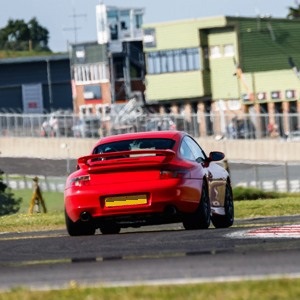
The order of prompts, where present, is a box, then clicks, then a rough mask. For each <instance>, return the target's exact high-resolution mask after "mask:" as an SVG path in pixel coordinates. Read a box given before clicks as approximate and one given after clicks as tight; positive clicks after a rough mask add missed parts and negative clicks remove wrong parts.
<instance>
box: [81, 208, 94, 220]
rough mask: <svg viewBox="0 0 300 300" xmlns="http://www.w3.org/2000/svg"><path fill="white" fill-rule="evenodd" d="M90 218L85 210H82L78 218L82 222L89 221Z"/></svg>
mask: <svg viewBox="0 0 300 300" xmlns="http://www.w3.org/2000/svg"><path fill="white" fill-rule="evenodd" d="M91 219H92V217H91V215H90V214H89V213H88V212H86V211H84V212H82V213H81V214H80V220H81V221H82V222H89V221H91Z"/></svg>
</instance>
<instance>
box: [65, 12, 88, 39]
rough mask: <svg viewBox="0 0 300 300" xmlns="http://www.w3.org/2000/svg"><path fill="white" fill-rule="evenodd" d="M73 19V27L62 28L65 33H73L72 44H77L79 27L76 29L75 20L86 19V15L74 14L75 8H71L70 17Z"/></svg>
mask: <svg viewBox="0 0 300 300" xmlns="http://www.w3.org/2000/svg"><path fill="white" fill-rule="evenodd" d="M70 17H72V18H73V27H68V28H64V29H63V30H65V31H73V32H74V44H75V45H76V44H77V40H78V30H79V29H80V28H81V27H77V18H80V17H86V14H76V11H75V7H73V13H72V15H70Z"/></svg>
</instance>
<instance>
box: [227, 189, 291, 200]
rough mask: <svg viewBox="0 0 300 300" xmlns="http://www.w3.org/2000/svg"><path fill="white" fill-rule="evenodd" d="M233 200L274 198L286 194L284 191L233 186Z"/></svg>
mask: <svg viewBox="0 0 300 300" xmlns="http://www.w3.org/2000/svg"><path fill="white" fill-rule="evenodd" d="M232 192H233V199H234V200H259V199H276V198H280V197H284V196H286V193H280V192H275V191H263V190H260V189H257V188H251V187H241V186H238V187H235V188H233V189H232Z"/></svg>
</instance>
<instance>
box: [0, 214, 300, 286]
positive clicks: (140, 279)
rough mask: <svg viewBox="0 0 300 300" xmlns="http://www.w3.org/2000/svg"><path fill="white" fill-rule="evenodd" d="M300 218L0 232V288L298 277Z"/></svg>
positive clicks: (299, 268)
mask: <svg viewBox="0 0 300 300" xmlns="http://www.w3.org/2000/svg"><path fill="white" fill-rule="evenodd" d="M270 224H271V225H270ZM272 224H273V225H272ZM299 224H300V216H293V217H281V218H260V219H255V220H244V221H237V222H236V224H235V226H234V227H232V228H229V229H214V228H209V229H208V230H192V231H186V230H183V229H182V226H181V224H173V225H164V226H155V227H152V226H151V227H142V228H139V229H128V230H122V231H121V233H120V234H118V235H101V234H100V233H97V234H96V235H95V236H82V237H69V236H68V235H67V233H66V231H65V230H60V231H51V232H28V233H3V234H0V268H1V271H2V272H1V275H0V289H2V290H7V289H10V288H12V287H16V286H25V287H27V288H32V289H53V288H64V287H68V286H72V285H74V284H75V285H80V286H93V285H100V284H101V285H110V286H111V285H118V286H120V285H133V284H163V283H171V284H174V283H175V284H177V283H193V282H205V281H224V280H239V279H245V278H246V279H253V278H264V277H268V278H277V277H283V276H285V277H300V251H299V250H300V227H299ZM282 226H289V227H282ZM284 228H290V229H289V230H283V229H284ZM264 231H267V232H269V236H268V235H265V236H264V235H263V234H262V232H264ZM282 231H287V232H289V231H293V232H294V235H290V236H289V235H282V234H281V235H280V234H279V232H282ZM256 232H257V233H258V234H256ZM270 232H272V236H270Z"/></svg>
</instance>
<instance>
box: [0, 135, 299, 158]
mask: <svg viewBox="0 0 300 300" xmlns="http://www.w3.org/2000/svg"><path fill="white" fill-rule="evenodd" d="M96 141H97V139H76V138H67V139H66V138H55V139H47V138H30V137H1V138H0V153H1V156H2V157H36V158H46V159H66V158H70V159H76V158H78V157H80V156H83V155H86V154H89V153H90V151H91V149H92V148H93V146H94V145H95V143H96ZM197 141H198V142H199V144H200V145H201V147H202V148H203V149H204V151H205V152H206V153H207V154H208V153H209V152H210V151H213V150H218V151H222V152H224V153H225V155H226V158H227V160H228V161H241V160H242V161H263V162H299V161H300V157H299V153H300V141H286V140H280V139H278V140H273V139H265V140H264V139H256V140H219V141H218V140H215V139H213V138H199V139H197ZM1 156H0V159H1Z"/></svg>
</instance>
